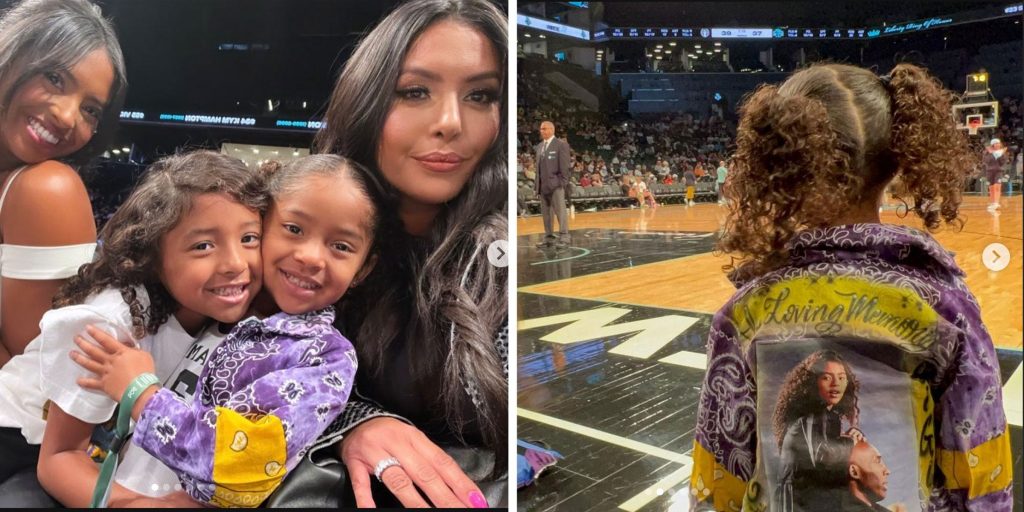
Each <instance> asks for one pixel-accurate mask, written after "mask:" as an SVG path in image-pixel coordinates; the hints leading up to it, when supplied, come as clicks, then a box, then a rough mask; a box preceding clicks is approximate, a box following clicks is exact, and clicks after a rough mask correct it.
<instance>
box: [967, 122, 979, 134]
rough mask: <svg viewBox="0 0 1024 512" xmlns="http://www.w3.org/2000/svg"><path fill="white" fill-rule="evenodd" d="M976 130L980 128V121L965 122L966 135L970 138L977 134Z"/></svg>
mask: <svg viewBox="0 0 1024 512" xmlns="http://www.w3.org/2000/svg"><path fill="white" fill-rule="evenodd" d="M978 128H981V120H979V119H971V120H970V121H968V122H967V133H969V134H971V135H972V136H974V135H977V134H978Z"/></svg>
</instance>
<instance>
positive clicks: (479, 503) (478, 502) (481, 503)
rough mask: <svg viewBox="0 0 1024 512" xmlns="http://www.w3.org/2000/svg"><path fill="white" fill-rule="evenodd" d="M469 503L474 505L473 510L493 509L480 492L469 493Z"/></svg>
mask: <svg viewBox="0 0 1024 512" xmlns="http://www.w3.org/2000/svg"><path fill="white" fill-rule="evenodd" d="M469 503H470V504H471V505H473V508H491V506H490V505H488V504H487V500H486V499H484V495H483V494H480V492H479V491H473V492H471V493H469Z"/></svg>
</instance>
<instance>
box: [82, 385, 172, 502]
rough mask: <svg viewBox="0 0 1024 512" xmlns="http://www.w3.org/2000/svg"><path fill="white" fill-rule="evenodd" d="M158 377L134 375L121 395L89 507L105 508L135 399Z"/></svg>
mask: <svg viewBox="0 0 1024 512" xmlns="http://www.w3.org/2000/svg"><path fill="white" fill-rule="evenodd" d="M159 383H160V379H158V378H157V376H156V375H153V374H152V373H143V374H142V375H139V376H138V377H135V379H133V380H132V381H131V383H129V384H128V388H127V389H125V390H124V394H122V395H121V405H120V407H119V408H118V411H117V426H116V427H115V428H114V440H113V442H112V443H111V445H110V447H111V448H110V452H109V453H107V459H106V460H104V461H103V465H101V466H100V476H99V479H97V480H96V488H95V489H93V492H92V502H90V503H89V506H90V507H91V508H106V506H107V500H108V499H109V498H110V488H111V486H112V485H113V483H114V473H116V472H117V463H118V457H119V453H118V452H120V450H121V446H123V444H124V441H125V439H127V437H128V429H129V428H130V427H131V422H132V408H134V407H135V401H136V400H138V399H139V396H141V395H142V392H143V391H145V390H146V388H148V387H150V386H152V385H153V384H159Z"/></svg>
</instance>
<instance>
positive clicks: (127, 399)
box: [117, 373, 160, 435]
mask: <svg viewBox="0 0 1024 512" xmlns="http://www.w3.org/2000/svg"><path fill="white" fill-rule="evenodd" d="M159 383H160V379H158V378H157V376H156V375H153V374H152V373H143V374H142V375H139V376H138V377H135V379H134V380H132V381H131V383H129V384H128V387H127V388H126V389H125V390H124V394H123V395H121V410H119V411H118V412H117V432H118V433H120V434H122V435H128V427H129V426H131V421H132V409H133V408H135V401H136V400H138V399H139V396H140V395H142V392H143V391H145V390H146V388H148V387H150V386H152V385H153V384H159Z"/></svg>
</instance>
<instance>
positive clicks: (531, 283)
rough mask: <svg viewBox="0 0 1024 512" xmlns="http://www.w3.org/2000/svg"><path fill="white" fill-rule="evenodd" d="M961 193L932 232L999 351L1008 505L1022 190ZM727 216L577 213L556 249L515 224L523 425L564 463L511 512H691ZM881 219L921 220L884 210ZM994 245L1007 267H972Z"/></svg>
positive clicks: (1018, 345)
mask: <svg viewBox="0 0 1024 512" xmlns="http://www.w3.org/2000/svg"><path fill="white" fill-rule="evenodd" d="M985 204H986V200H985V198H982V197H977V196H968V197H967V198H965V201H964V204H963V207H962V214H963V217H964V219H965V220H966V224H965V225H964V228H963V230H961V231H955V230H952V229H943V230H942V231H940V232H938V233H936V234H934V236H935V238H936V239H937V240H939V242H941V243H942V244H943V246H944V247H946V248H947V249H949V250H951V251H953V252H954V253H956V260H957V263H958V264H959V265H960V267H961V268H963V269H964V271H965V272H966V273H967V277H966V281H967V284H968V286H969V287H970V289H971V290H972V291H973V292H974V294H975V295H976V296H977V298H978V301H979V303H980V304H981V308H982V315H983V320H984V321H985V323H986V325H987V326H988V329H989V331H990V333H991V334H992V337H993V340H994V342H995V344H996V346H997V351H998V354H999V361H1000V367H1001V369H1002V380H1003V383H1004V390H1003V393H1004V403H1005V404H1006V408H1007V411H1006V412H1007V417H1008V419H1009V422H1010V423H1011V427H1010V428H1011V442H1012V444H1013V451H1014V454H1015V455H1014V456H1015V461H1014V470H1013V471H1014V497H1015V500H1016V502H1015V507H1014V510H1016V511H1021V510H1024V506H1022V499H1021V482H1022V481H1024V470H1022V461H1021V453H1022V446H1024V445H1022V436H1021V416H1022V414H1021V402H1022V392H1021V387H1022V369H1021V360H1022V352H1021V349H1022V346H1024V335H1022V325H1021V324H1022V311H1021V304H1022V303H1024V298H1022V296H1021V295H1022V265H1021V262H1022V261H1024V240H1022V208H1024V203H1022V200H1021V197H1020V196H1016V197H1010V198H1004V199H1003V207H1002V209H1001V211H1000V213H999V214H997V215H992V214H989V213H988V212H987V211H986V210H985ZM723 218H724V209H722V208H720V207H718V206H717V205H714V204H708V203H705V204H698V205H697V206H695V207H692V208H685V207H682V206H662V207H659V208H656V209H644V210H639V209H634V210H612V211H604V212H593V213H577V214H576V215H575V217H574V218H572V219H571V220H570V222H569V225H570V228H571V233H572V243H571V246H570V247H569V248H567V249H561V250H557V251H556V250H553V249H544V250H541V249H538V248H536V247H535V244H536V243H537V242H539V241H540V240H541V239H542V237H543V227H542V224H541V219H540V217H539V216H532V217H529V218H520V219H519V220H518V229H519V237H518V247H517V251H518V258H519V260H518V261H519V264H518V267H519V268H518V279H519V284H518V286H519V288H518V318H517V320H518V324H517V327H518V333H519V337H518V348H517V350H518V365H519V366H518V372H519V373H518V381H517V386H518V404H517V405H518V407H517V416H518V430H519V434H518V436H519V438H521V439H528V440H540V441H543V442H544V443H546V444H548V445H549V446H551V447H552V448H554V449H556V450H558V451H559V452H561V453H562V454H563V455H564V456H565V459H564V460H562V461H559V462H558V464H557V465H556V466H555V467H553V468H552V469H550V470H549V472H546V473H545V474H544V475H543V476H542V477H541V478H540V480H539V481H538V482H537V483H536V484H534V485H533V486H532V487H529V488H526V489H523V490H521V491H519V493H518V497H519V509H520V510H531V511H534V510H536V511H543V510H569V511H580V510H626V511H635V510H643V511H656V510H686V508H687V506H688V505H687V504H688V500H687V497H688V485H689V481H688V479H689V475H690V462H691V461H690V453H691V450H692V447H693V427H694V423H695V419H696V412H697V411H696V406H697V397H698V395H699V393H700V386H701V381H702V378H703V374H704V364H705V356H704V343H705V340H706V338H707V332H708V328H709V325H710V320H711V316H712V315H713V314H714V312H715V311H716V310H717V309H718V308H719V307H720V306H721V305H722V304H723V303H724V302H725V301H726V300H727V299H728V298H729V297H730V296H731V295H732V293H733V291H734V289H733V287H732V285H731V284H730V283H729V281H728V280H727V279H726V278H725V276H724V274H723V273H722V271H721V266H722V265H723V264H724V263H725V262H726V259H725V257H723V256H719V255H715V254H712V252H711V251H712V248H713V246H714V242H715V234H714V233H715V231H716V230H717V229H718V227H719V225H720V222H721V221H722V219H723ZM882 221H883V222H888V223H894V224H906V225H911V226H915V227H918V226H919V225H920V224H919V223H918V222H916V219H915V218H913V217H907V218H901V217H900V216H899V215H898V213H897V211H894V210H886V211H884V212H883V215H882ZM992 242H999V243H1002V244H1004V245H1005V246H1006V247H1007V248H1009V251H1010V254H1011V261H1010V264H1009V266H1008V267H1007V268H1006V269H1004V270H1002V271H1000V272H992V271H989V270H988V269H987V268H986V267H985V266H984V265H983V263H982V259H981V255H982V251H983V250H984V248H985V247H986V246H987V245H988V244H989V243H992Z"/></svg>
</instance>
